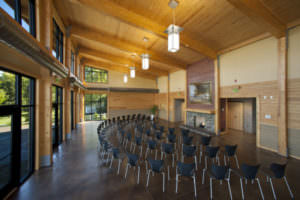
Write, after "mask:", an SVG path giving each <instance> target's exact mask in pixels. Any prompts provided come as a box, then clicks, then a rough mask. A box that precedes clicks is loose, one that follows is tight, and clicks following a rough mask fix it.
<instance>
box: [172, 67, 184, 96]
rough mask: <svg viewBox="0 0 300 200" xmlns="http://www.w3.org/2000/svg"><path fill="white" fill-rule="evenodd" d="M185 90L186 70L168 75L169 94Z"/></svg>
mask: <svg viewBox="0 0 300 200" xmlns="http://www.w3.org/2000/svg"><path fill="white" fill-rule="evenodd" d="M185 90H186V70H180V71H177V72H174V73H171V74H170V92H181V91H185Z"/></svg>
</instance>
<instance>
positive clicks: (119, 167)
mask: <svg viewBox="0 0 300 200" xmlns="http://www.w3.org/2000/svg"><path fill="white" fill-rule="evenodd" d="M120 166H121V159H119V164H118V175H119V174H120Z"/></svg>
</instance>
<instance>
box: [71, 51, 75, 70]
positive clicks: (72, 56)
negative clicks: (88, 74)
mask: <svg viewBox="0 0 300 200" xmlns="http://www.w3.org/2000/svg"><path fill="white" fill-rule="evenodd" d="M74 69H75V55H74V53H73V51H71V73H72V74H73V75H74V74H75V73H74Z"/></svg>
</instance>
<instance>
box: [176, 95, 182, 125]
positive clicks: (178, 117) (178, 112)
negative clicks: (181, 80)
mask: <svg viewBox="0 0 300 200" xmlns="http://www.w3.org/2000/svg"><path fill="white" fill-rule="evenodd" d="M183 102H184V100H183V99H175V122H181V121H183V119H182V118H183V117H182V105H183Z"/></svg>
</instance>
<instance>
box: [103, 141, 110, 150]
mask: <svg viewBox="0 0 300 200" xmlns="http://www.w3.org/2000/svg"><path fill="white" fill-rule="evenodd" d="M103 148H104V151H108V148H109V144H108V142H107V141H106V140H105V141H104V142H103Z"/></svg>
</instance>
